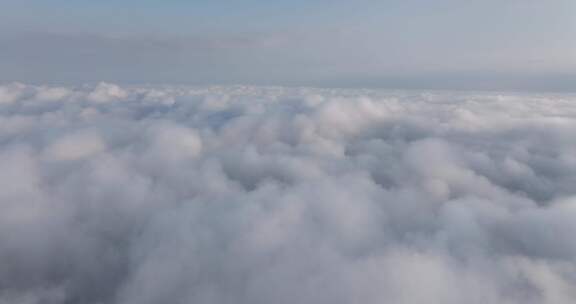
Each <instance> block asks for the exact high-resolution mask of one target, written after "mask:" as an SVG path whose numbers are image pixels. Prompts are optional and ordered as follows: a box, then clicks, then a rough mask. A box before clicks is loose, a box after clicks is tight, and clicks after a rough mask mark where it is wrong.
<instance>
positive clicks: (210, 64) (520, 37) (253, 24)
mask: <svg viewBox="0 0 576 304" xmlns="http://www.w3.org/2000/svg"><path fill="white" fill-rule="evenodd" d="M0 5H1V7H2V9H1V10H0V81H4V82H10V81H21V82H31V83H65V84H70V83H85V82H98V81H111V82H118V83H183V84H256V85H307V86H330V87H394V88H440V89H510V90H542V91H548V90H550V91H556V90H561V91H566V90H572V89H573V88H572V84H573V83H574V81H576V40H575V39H574V38H573V37H574V36H575V35H576V16H575V15H576V3H575V2H574V1H572V0H545V1H544V0H498V1H496V0H482V1H480V0H470V1H457V0H435V1H416V0H402V1H401V0H380V1H376V0H359V1H342V0H332V1H326V0H311V1H303V0H295V1H286V0H278V1H263V0H246V1H239V0H233V1H219V0H213V1H207V0H202V1H184V0H168V1H151V0H140V1H132V0H120V1H111V0H104V1H92V0H84V1H71V0H50V1H40V0H19V1H15V0H0Z"/></svg>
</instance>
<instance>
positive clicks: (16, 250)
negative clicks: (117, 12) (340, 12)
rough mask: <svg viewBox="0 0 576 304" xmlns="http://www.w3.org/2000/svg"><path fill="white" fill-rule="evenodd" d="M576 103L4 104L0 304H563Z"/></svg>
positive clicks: (242, 99) (538, 98)
mask: <svg viewBox="0 0 576 304" xmlns="http://www.w3.org/2000/svg"><path fill="white" fill-rule="evenodd" d="M575 102H576V98H575V97H574V96H571V95H518V94H516V95H514V94H496V93H455V92H384V91H367V90H336V89H334V90H332V89H309V88H276V87H268V88H259V87H242V86H235V87H200V88H199V87H181V86H155V87H121V86H118V85H114V84H99V85H97V86H96V87H90V86H82V87H78V88H63V87H50V86H33V85H25V84H8V85H3V86H0V185H1V187H0V208H1V209H0V210H1V212H0V261H2V262H1V263H0V303H118V304H124V303H139V304H140V303H180V302H182V303H251V304H252V303H315V304H317V303H382V302H391V303H406V304H408V303H410V304H412V303H463V302H466V303H572V302H574V300H576V293H574V291H573V288H571V286H574V284H575V283H576V259H575V257H576V242H575V241H574V240H573V238H572V234H573V231H574V230H575V229H576V227H575V224H574V222H575V220H576V213H575V212H574V211H575V210H576V209H575V208H574V202H575V198H576V190H575V189H574V184H575V183H576V158H575V157H574V151H576V137H574V134H575V133H576V103H575Z"/></svg>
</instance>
